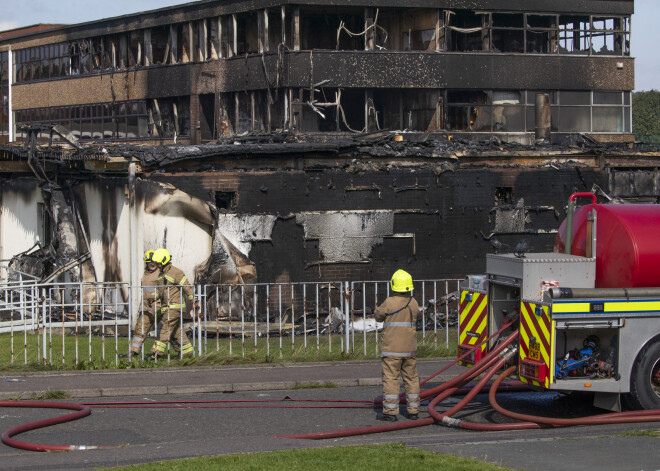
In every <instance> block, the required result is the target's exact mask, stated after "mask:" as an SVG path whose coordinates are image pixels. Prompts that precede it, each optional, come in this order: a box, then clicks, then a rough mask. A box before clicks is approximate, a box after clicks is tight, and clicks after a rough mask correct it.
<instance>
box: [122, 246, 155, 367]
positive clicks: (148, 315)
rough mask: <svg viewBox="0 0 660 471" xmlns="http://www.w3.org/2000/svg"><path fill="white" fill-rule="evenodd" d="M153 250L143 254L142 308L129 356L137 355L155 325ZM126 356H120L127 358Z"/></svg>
mask: <svg viewBox="0 0 660 471" xmlns="http://www.w3.org/2000/svg"><path fill="white" fill-rule="evenodd" d="M154 252H155V250H152V249H150V250H147V251H146V252H145V253H144V257H143V260H144V274H143V275H142V280H141V282H140V285H141V287H142V288H141V297H142V308H141V310H140V315H139V316H138V319H137V321H136V324H135V331H134V332H133V340H132V341H131V354H133V355H139V354H140V349H141V348H142V344H143V343H144V339H145V337H146V336H147V333H148V332H149V330H151V328H152V327H153V325H154V323H155V314H156V313H157V312H158V303H157V302H158V288H157V287H158V286H159V285H160V284H161V280H160V264H159V263H156V262H155V261H154V260H153V255H154ZM127 356H128V355H120V357H127Z"/></svg>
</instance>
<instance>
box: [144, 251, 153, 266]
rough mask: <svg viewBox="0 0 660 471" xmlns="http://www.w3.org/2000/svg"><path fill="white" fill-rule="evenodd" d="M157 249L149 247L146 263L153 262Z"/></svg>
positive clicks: (145, 254) (145, 255) (146, 253)
mask: <svg viewBox="0 0 660 471" xmlns="http://www.w3.org/2000/svg"><path fill="white" fill-rule="evenodd" d="M154 252H155V250H152V249H149V250H147V251H146V252H145V253H144V263H149V262H153V256H154Z"/></svg>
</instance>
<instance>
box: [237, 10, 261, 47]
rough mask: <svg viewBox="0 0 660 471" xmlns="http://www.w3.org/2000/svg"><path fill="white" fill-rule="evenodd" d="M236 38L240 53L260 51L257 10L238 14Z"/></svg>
mask: <svg viewBox="0 0 660 471" xmlns="http://www.w3.org/2000/svg"><path fill="white" fill-rule="evenodd" d="M235 34H236V39H237V51H236V53H237V54H238V55H244V54H256V53H258V52H259V41H258V38H259V35H258V21H257V12H256V11H252V12H248V13H242V14H240V15H236V32H235Z"/></svg>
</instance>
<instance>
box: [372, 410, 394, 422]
mask: <svg viewBox="0 0 660 471" xmlns="http://www.w3.org/2000/svg"><path fill="white" fill-rule="evenodd" d="M376 420H382V421H383V422H396V421H397V420H399V419H397V417H396V415H390V414H383V413H382V412H379V413H378V414H376Z"/></svg>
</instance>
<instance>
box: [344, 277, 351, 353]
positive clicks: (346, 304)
mask: <svg viewBox="0 0 660 471" xmlns="http://www.w3.org/2000/svg"><path fill="white" fill-rule="evenodd" d="M344 286H345V288H344V313H345V314H346V353H347V354H348V352H349V350H350V346H351V342H350V340H351V331H350V325H351V311H350V306H349V294H351V293H352V291H351V290H349V288H348V281H346V282H345V284H344Z"/></svg>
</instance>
